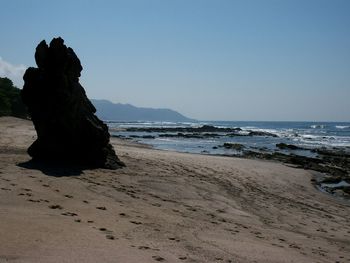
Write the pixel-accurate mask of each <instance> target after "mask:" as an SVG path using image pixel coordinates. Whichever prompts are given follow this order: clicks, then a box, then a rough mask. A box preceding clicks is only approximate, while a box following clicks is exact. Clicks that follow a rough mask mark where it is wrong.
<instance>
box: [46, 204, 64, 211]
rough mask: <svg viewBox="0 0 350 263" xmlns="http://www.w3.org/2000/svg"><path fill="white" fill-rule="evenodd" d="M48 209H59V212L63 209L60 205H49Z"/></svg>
mask: <svg viewBox="0 0 350 263" xmlns="http://www.w3.org/2000/svg"><path fill="white" fill-rule="evenodd" d="M49 208H51V209H60V210H61V209H63V207H62V206H60V205H50V206H49Z"/></svg>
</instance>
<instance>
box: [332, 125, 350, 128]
mask: <svg viewBox="0 0 350 263" xmlns="http://www.w3.org/2000/svg"><path fill="white" fill-rule="evenodd" d="M335 128H337V129H349V128H350V126H345V125H344V126H343V125H336V126H335Z"/></svg>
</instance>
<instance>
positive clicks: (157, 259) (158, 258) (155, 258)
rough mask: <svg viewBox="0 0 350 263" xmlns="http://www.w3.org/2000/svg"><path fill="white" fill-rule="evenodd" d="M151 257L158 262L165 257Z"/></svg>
mask: <svg viewBox="0 0 350 263" xmlns="http://www.w3.org/2000/svg"><path fill="white" fill-rule="evenodd" d="M152 258H153V259H154V260H155V261H160V262H162V261H165V258H162V257H160V256H152Z"/></svg>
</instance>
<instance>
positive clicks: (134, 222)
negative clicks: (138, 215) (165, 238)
mask: <svg viewBox="0 0 350 263" xmlns="http://www.w3.org/2000/svg"><path fill="white" fill-rule="evenodd" d="M130 223H133V224H135V225H142V222H139V221H130Z"/></svg>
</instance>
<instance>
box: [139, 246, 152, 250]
mask: <svg viewBox="0 0 350 263" xmlns="http://www.w3.org/2000/svg"><path fill="white" fill-rule="evenodd" d="M138 248H139V249H141V250H148V249H151V248H150V247H148V246H139V247H138Z"/></svg>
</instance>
